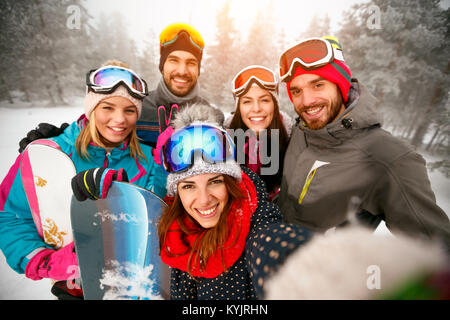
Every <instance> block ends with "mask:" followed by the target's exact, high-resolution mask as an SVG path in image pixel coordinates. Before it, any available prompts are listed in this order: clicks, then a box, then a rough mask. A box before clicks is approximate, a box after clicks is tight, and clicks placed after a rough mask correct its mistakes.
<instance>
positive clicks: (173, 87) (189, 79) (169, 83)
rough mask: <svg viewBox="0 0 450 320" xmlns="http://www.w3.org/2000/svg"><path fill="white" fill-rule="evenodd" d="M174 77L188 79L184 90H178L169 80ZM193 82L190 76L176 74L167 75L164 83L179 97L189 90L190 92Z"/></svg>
mask: <svg viewBox="0 0 450 320" xmlns="http://www.w3.org/2000/svg"><path fill="white" fill-rule="evenodd" d="M175 77H178V78H181V79H183V80H186V81H188V82H189V83H190V85H189V87H188V88H187V89H186V90H180V89H178V88H176V87H175V86H173V85H172V82H171V80H172V79H174V78H175ZM195 84H196V83H195V82H193V79H192V77H189V76H180V75H178V74H175V75H171V76H169V81H168V82H166V85H167V87H168V88H169V90H170V91H171V92H172V93H173V94H175V95H176V96H180V97H183V96H186V95H187V94H188V93H189V92H191V91H192V89H193V88H194V86H195Z"/></svg>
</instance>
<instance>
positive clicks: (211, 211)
mask: <svg viewBox="0 0 450 320" xmlns="http://www.w3.org/2000/svg"><path fill="white" fill-rule="evenodd" d="M216 208H217V206H215V207H214V208H211V209H209V210H200V209H197V211H198V212H199V213H200V214H203V215H205V216H206V215H208V214H211V213H213V211H214V210H216Z"/></svg>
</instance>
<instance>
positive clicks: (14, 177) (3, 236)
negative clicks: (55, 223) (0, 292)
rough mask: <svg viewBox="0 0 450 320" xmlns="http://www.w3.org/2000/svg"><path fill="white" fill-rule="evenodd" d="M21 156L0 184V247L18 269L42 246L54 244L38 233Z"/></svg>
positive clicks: (22, 271) (15, 268)
mask: <svg viewBox="0 0 450 320" xmlns="http://www.w3.org/2000/svg"><path fill="white" fill-rule="evenodd" d="M20 157H21V156H19V157H18V158H17V160H16V163H15V164H14V165H13V166H12V167H11V169H10V171H9V172H8V174H7V176H6V177H5V179H4V180H3V182H2V184H1V186H0V193H1V194H2V196H1V198H2V199H1V203H0V249H1V251H2V252H3V254H4V255H5V258H6V261H7V263H8V264H9V266H10V267H11V268H12V269H14V270H15V271H16V272H18V273H24V272H25V268H26V266H27V264H28V262H29V261H30V259H31V258H32V257H33V256H34V253H36V252H37V251H38V250H37V249H39V248H43V247H44V248H51V247H49V246H48V245H46V244H45V243H44V241H43V240H42V239H41V237H40V236H39V234H38V231H37V229H36V225H35V223H34V220H33V217H32V215H31V211H30V208H29V206H28V201H27V198H26V195H25V191H24V188H23V185H22V181H21V176H20V170H19V165H20Z"/></svg>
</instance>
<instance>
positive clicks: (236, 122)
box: [226, 65, 292, 200]
mask: <svg viewBox="0 0 450 320" xmlns="http://www.w3.org/2000/svg"><path fill="white" fill-rule="evenodd" d="M232 92H233V95H234V98H235V101H236V110H235V112H234V115H233V116H232V117H229V118H228V119H227V120H226V126H227V127H228V128H229V129H233V130H237V129H242V130H243V131H244V132H246V138H245V143H244V145H242V142H240V141H243V140H242V139H241V140H239V137H237V135H238V133H237V132H235V133H234V134H235V142H236V146H237V150H236V151H237V153H238V154H237V157H238V159H241V158H239V157H240V156H241V155H240V154H239V153H244V157H245V166H247V167H248V168H250V169H251V170H252V171H254V172H255V173H257V174H258V175H260V177H261V178H262V180H263V181H264V182H265V183H266V187H267V190H268V192H269V199H270V200H272V199H273V198H274V197H275V196H276V195H277V193H278V191H279V185H280V182H281V173H282V167H283V159H284V155H285V152H286V148H287V144H288V140H289V132H290V129H291V127H292V120H291V117H290V116H289V115H287V114H286V113H282V112H281V111H280V107H279V102H278V83H277V81H276V78H275V74H274V73H273V72H272V71H271V70H270V69H267V68H266V67H263V66H259V65H251V66H248V67H246V68H244V69H242V70H241V71H239V73H238V74H237V75H236V76H235V77H234V79H233V81H232ZM248 130H250V132H249V131H248ZM275 133H277V134H278V135H274V134H275ZM273 137H276V139H277V141H273V140H272V139H273ZM263 144H264V145H265V146H264V147H265V148H266V149H264V150H267V151H265V152H264V154H263ZM272 147H275V149H276V150H272ZM264 157H266V158H268V159H264ZM269 167H270V168H271V170H268V168H269ZM265 170H266V171H265ZM267 172H268V173H267Z"/></svg>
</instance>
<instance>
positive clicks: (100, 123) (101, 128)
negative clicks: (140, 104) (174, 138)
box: [94, 97, 138, 147]
mask: <svg viewBox="0 0 450 320" xmlns="http://www.w3.org/2000/svg"><path fill="white" fill-rule="evenodd" d="M94 112H95V124H96V128H97V130H98V132H99V133H100V135H101V136H102V137H103V139H104V140H105V145H106V146H107V147H116V146H118V145H120V144H121V143H122V142H123V141H124V140H125V139H126V138H127V137H128V135H129V134H130V133H131V131H132V130H133V129H134V128H135V127H136V122H137V119H138V113H137V108H136V106H135V105H134V104H133V103H132V102H131V101H130V100H128V99H127V98H124V97H111V98H108V99H105V100H102V101H101V102H100V103H99V104H98V105H97V106H96V107H95V109H94Z"/></svg>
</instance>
